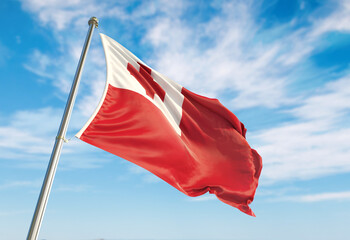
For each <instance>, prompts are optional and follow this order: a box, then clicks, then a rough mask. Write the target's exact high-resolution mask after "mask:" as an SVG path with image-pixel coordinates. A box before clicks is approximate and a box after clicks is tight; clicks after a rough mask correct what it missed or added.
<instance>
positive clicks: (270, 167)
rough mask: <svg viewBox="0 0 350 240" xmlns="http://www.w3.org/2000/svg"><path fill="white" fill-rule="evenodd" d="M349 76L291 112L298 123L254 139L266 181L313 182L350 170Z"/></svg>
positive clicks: (270, 131) (311, 97)
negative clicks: (302, 180) (319, 177)
mask: <svg viewBox="0 0 350 240" xmlns="http://www.w3.org/2000/svg"><path fill="white" fill-rule="evenodd" d="M349 86H350V77H345V78H343V79H339V80H337V81H334V82H331V83H328V84H327V85H325V87H323V88H322V89H320V90H319V94H318V95H313V96H310V97H309V98H306V99H305V100H304V102H303V103H302V104H301V105H300V106H299V107H296V108H294V109H292V110H291V111H290V113H291V114H292V115H293V116H294V117H296V118H297V120H296V121H295V122H291V123H286V124H285V125H283V126H278V127H276V128H271V129H268V130H264V131H262V132H261V133H259V134H256V135H255V136H254V137H253V139H254V140H256V141H257V142H259V145H260V146H259V147H258V148H257V149H258V151H259V153H260V154H261V155H262V156H263V159H264V170H263V176H264V178H265V180H266V181H267V182H275V181H279V180H287V179H311V178H315V177H318V176H324V175H329V174H334V173H340V172H349V171H350V161H349V156H350V128H349V126H346V125H345V126H342V125H343V124H346V122H344V120H343V118H342V117H343V116H344V115H345V114H349V112H350V105H349V102H350V87H349Z"/></svg>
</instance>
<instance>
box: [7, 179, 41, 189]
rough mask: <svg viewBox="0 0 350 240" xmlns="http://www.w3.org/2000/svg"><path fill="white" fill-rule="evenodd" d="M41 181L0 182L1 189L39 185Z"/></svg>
mask: <svg viewBox="0 0 350 240" xmlns="http://www.w3.org/2000/svg"><path fill="white" fill-rule="evenodd" d="M40 184H41V182H40V181H12V182H5V183H3V184H0V190H5V189H13V188H22V187H35V188H37V187H39V186H40Z"/></svg>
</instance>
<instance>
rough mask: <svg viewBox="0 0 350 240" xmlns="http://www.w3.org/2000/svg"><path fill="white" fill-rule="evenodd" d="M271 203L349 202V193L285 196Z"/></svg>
mask: <svg viewBox="0 0 350 240" xmlns="http://www.w3.org/2000/svg"><path fill="white" fill-rule="evenodd" d="M271 200H273V201H288V202H309V203H313V202H322V201H349V200H350V191H344V192H326V193H318V194H308V195H299V196H285V197H280V198H276V199H271Z"/></svg>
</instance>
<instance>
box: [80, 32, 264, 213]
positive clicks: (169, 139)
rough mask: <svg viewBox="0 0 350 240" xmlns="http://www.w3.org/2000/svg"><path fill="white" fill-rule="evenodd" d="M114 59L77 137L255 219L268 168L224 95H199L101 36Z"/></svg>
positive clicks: (184, 189)
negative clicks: (258, 193) (264, 171)
mask: <svg viewBox="0 0 350 240" xmlns="http://www.w3.org/2000/svg"><path fill="white" fill-rule="evenodd" d="M101 39H102V43H103V47H104V51H105V56H106V62H107V81H106V86H105V91H104V93H103V97H102V99H101V101H100V103H99V105H98V107H97V109H96V110H95V112H94V113H93V115H92V116H91V118H90V119H89V120H88V122H87V123H86V124H85V126H84V127H83V128H82V129H81V130H80V131H79V133H78V134H77V135H76V136H77V137H78V138H79V139H81V140H82V141H85V142H87V143H89V144H91V145H94V146H96V147H98V148H101V149H103V150H105V151H108V152H110V153H112V154H115V155H117V156H119V157H122V158H124V159H126V160H128V161H130V162H133V163H135V164H137V165H139V166H140V167H142V168H145V169H146V170H148V171H150V172H152V173H153V174H155V175H156V176H158V177H159V178H161V179H163V180H164V181H166V182H167V183H169V184H170V185H172V186H173V187H175V188H176V189H178V190H179V191H181V192H183V193H185V194H186V195H188V196H191V197H195V196H199V195H202V194H204V193H206V192H209V193H212V194H215V195H216V196H217V198H218V199H219V200H221V201H222V202H224V203H227V204H229V205H231V206H233V207H236V208H238V209H239V210H241V211H242V212H245V213H247V214H249V215H252V216H254V213H253V212H252V210H251V209H250V207H249V204H250V203H251V202H252V201H253V198H254V195H255V191H256V188H257V186H258V179H259V176H260V172H261V169H262V161H261V157H260V156H259V154H258V153H257V152H256V151H255V150H254V149H251V148H250V146H249V144H248V143H247V141H246V139H245V133H246V129H245V127H244V125H243V124H242V123H241V122H240V121H239V120H238V118H237V117H236V116H235V115H234V114H233V113H231V112H230V111H229V110H228V109H227V108H225V107H224V106H223V105H222V104H221V103H220V102H219V101H218V100H217V99H211V98H207V97H203V96H200V95H197V94H195V93H193V92H191V91H189V90H187V89H186V88H184V87H182V86H181V85H179V84H178V83H176V82H174V81H172V80H170V79H169V78H167V77H166V76H164V75H162V74H160V73H159V72H157V71H155V70H153V69H151V68H150V67H148V66H147V65H146V64H145V63H143V62H142V61H141V60H140V59H138V58H137V57H136V56H134V55H133V54H132V53H131V52H129V51H128V50H127V49H126V48H124V47H123V46H122V45H120V44H119V43H117V42H116V41H115V40H113V39H111V38H110V37H108V36H106V35H104V34H101Z"/></svg>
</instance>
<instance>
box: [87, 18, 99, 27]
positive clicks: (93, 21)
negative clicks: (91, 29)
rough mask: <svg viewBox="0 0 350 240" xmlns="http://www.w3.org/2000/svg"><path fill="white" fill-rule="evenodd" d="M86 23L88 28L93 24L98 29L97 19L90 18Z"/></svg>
mask: <svg viewBox="0 0 350 240" xmlns="http://www.w3.org/2000/svg"><path fill="white" fill-rule="evenodd" d="M88 23H89V26H90V25H91V24H94V25H95V28H98V19H97V17H91V18H90V20H89V22H88Z"/></svg>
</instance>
